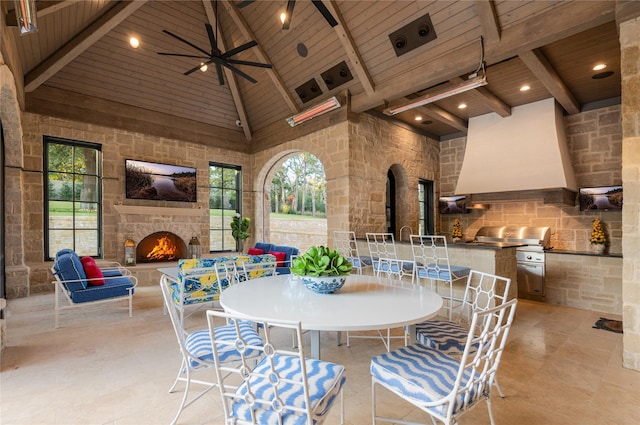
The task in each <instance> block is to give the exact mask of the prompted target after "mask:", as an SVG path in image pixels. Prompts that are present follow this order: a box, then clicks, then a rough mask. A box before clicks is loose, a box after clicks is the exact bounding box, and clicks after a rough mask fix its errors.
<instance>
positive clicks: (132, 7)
mask: <svg viewBox="0 0 640 425" xmlns="http://www.w3.org/2000/svg"><path fill="white" fill-rule="evenodd" d="M146 2H147V0H136V1H121V2H118V3H117V4H116V5H115V6H113V7H112V8H111V9H109V10H108V11H107V12H106V13H105V14H104V15H102V16H100V17H99V18H98V19H97V20H96V21H94V22H93V23H92V24H91V25H89V26H88V27H87V28H85V29H84V30H83V31H82V32H80V33H79V34H78V35H76V36H75V37H73V38H72V39H71V40H69V42H68V43H66V44H65V45H64V46H62V47H61V48H60V49H58V50H57V51H56V52H55V53H53V54H52V55H51V56H50V57H48V58H47V59H45V60H44V61H42V62H41V63H40V64H38V66H36V67H35V68H34V69H33V70H32V71H31V72H29V73H28V74H27V75H26V76H25V77H24V89H25V91H26V92H32V91H34V90H35V89H37V88H38V87H39V86H40V85H41V84H43V83H44V82H45V81H47V80H48V79H49V78H51V77H52V76H53V75H55V74H56V73H57V72H58V71H60V70H61V69H62V68H64V67H65V66H66V65H68V64H69V63H71V61H73V60H74V59H75V58H77V57H78V56H80V55H81V54H82V53H83V52H84V51H85V50H87V49H88V48H89V47H91V46H92V45H93V44H94V43H95V42H96V41H98V40H100V39H101V38H102V37H103V36H104V35H105V34H107V33H108V32H109V31H111V30H112V29H114V28H115V27H116V26H118V25H119V24H120V23H121V22H122V21H124V20H125V19H126V18H128V17H129V16H130V15H131V14H132V13H133V12H135V11H136V10H138V9H139V8H140V7H142V6H143V5H144V4H145V3H146Z"/></svg>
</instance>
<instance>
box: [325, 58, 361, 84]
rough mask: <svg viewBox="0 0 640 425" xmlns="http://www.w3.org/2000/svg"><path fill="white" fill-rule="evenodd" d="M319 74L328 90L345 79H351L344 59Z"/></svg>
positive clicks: (342, 82)
mask: <svg viewBox="0 0 640 425" xmlns="http://www.w3.org/2000/svg"><path fill="white" fill-rule="evenodd" d="M320 75H321V76H322V81H324V83H325V84H326V85H327V88H328V89H329V90H333V89H335V88H336V87H338V86H341V85H343V84H344V83H346V82H347V81H351V80H353V75H351V71H350V70H349V67H348V66H347V63H346V62H345V61H342V62H340V63H339V64H337V65H336V66H334V67H333V68H330V69H328V70H326V71H325V72H323V73H322V74H320Z"/></svg>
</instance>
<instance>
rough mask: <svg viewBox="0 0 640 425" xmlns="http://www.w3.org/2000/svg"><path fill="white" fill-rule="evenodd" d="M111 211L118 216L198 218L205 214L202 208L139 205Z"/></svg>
mask: <svg viewBox="0 0 640 425" xmlns="http://www.w3.org/2000/svg"><path fill="white" fill-rule="evenodd" d="M113 209H115V210H116V212H117V213H118V214H121V215H127V214H139V215H153V216H160V215H162V216H176V215H179V216H190V217H198V216H202V215H206V212H205V211H203V210H202V208H175V207H145V206H141V205H114V206H113Z"/></svg>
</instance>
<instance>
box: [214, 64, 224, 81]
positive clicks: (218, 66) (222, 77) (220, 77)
mask: <svg viewBox="0 0 640 425" xmlns="http://www.w3.org/2000/svg"><path fill="white" fill-rule="evenodd" d="M216 72H217V73H218V83H219V84H220V85H221V86H224V76H223V75H222V66H220V64H219V63H217V62H216Z"/></svg>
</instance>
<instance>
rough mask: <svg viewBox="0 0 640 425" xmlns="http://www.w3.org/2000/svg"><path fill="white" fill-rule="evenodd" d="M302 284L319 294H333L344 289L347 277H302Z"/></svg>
mask: <svg viewBox="0 0 640 425" xmlns="http://www.w3.org/2000/svg"><path fill="white" fill-rule="evenodd" d="M300 278H301V279H302V283H304V286H306V287H307V288H308V289H311V290H312V291H313V292H315V293H317V294H331V293H333V292H336V291H337V290H338V289H340V288H342V286H343V285H344V282H345V280H347V276H300Z"/></svg>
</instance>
